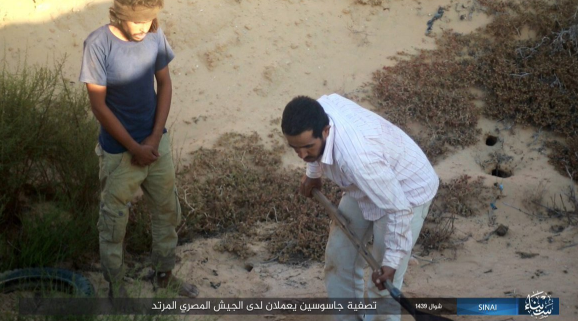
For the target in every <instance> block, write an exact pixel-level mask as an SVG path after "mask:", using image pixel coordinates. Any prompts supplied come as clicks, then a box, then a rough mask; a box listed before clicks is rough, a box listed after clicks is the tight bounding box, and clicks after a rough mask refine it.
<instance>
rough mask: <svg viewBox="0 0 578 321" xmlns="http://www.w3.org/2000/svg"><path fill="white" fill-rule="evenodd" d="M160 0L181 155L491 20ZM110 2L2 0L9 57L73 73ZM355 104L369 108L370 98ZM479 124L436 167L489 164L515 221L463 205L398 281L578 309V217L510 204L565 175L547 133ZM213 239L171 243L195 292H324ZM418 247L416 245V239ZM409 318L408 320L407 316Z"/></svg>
mask: <svg viewBox="0 0 578 321" xmlns="http://www.w3.org/2000/svg"><path fill="white" fill-rule="evenodd" d="M166 2H167V3H166V6H165V8H164V10H163V11H162V12H161V14H160V20H161V26H162V28H163V30H164V31H165V34H166V35H167V37H168V39H169V42H170V44H171V46H172V48H173V49H174V51H175V53H176V59H175V60H174V61H173V62H172V63H171V64H170V70H171V77H172V81H173V103H172V109H171V114H170V117H169V121H168V126H169V127H170V130H171V133H172V135H173V147H174V149H175V150H178V151H179V152H178V155H179V156H178V158H179V164H186V163H187V161H188V152H190V151H193V150H195V149H197V148H199V147H210V146H211V145H212V143H213V142H214V141H215V139H216V138H217V137H219V135H220V134H222V133H225V132H230V131H238V132H241V133H250V132H252V131H256V132H257V133H259V134H260V135H262V136H263V137H265V136H266V135H267V134H269V133H270V132H271V130H273V129H274V128H276V126H278V125H277V123H278V119H279V117H280V116H281V111H282V109H283V107H284V106H285V104H286V103H287V102H288V101H289V100H290V99H291V98H292V97H294V96H296V95H309V96H312V97H319V96H321V95H324V94H330V93H340V94H347V95H349V96H351V97H356V96H357V97H362V96H363V94H364V90H365V89H364V87H363V85H364V83H366V82H368V81H370V79H371V73H372V72H373V71H375V70H377V69H378V68H381V67H382V66H384V65H391V64H392V61H391V60H388V57H390V56H393V55H395V53H396V52H399V51H407V52H410V53H412V52H415V50H416V49H417V48H426V49H431V48H434V47H435V43H434V37H435V36H436V35H439V34H440V32H441V31H442V29H450V28H451V29H454V30H455V31H457V32H462V33H467V32H472V31H474V30H475V29H476V28H477V27H479V26H482V25H484V24H486V23H488V22H489V21H490V20H489V18H488V17H487V16H485V15H484V14H482V13H479V12H474V13H473V15H472V19H471V20H468V19H465V20H460V19H459V16H460V14H463V13H459V12H456V11H455V9H453V8H455V7H456V4H458V5H462V4H463V5H465V6H468V5H471V3H470V1H469V0H462V1H455V0H430V1H411V0H406V1H401V0H390V1H382V3H381V4H380V5H375V6H373V5H370V4H366V5H363V4H361V3H358V2H364V1H354V0H325V1H319V0H310V1H299V0H278V1H259V0H236V1H235V0H170V1H168V0H167V1H166ZM365 2H371V1H365ZM109 5H110V1H97V0H58V1H57V0H27V1H24V0H20V1H9V0H0V43H2V45H1V47H2V51H3V53H4V54H5V55H6V60H7V62H8V64H9V65H10V66H17V65H18V64H22V63H23V62H24V60H26V61H27V63H28V64H46V63H48V64H51V63H53V62H54V61H59V60H60V59H62V57H63V56H64V55H66V60H65V62H64V74H65V76H66V77H67V78H68V79H69V80H70V81H71V82H77V81H78V74H79V70H80V61H81V57H82V45H83V41H84V39H85V38H86V36H87V35H88V34H89V33H90V32H91V31H93V30H94V29H96V28H98V27H99V26H101V25H103V24H106V23H108V7H109ZM440 5H441V6H449V8H451V9H450V10H448V11H446V13H445V14H444V16H443V18H442V19H440V20H437V21H436V22H435V23H434V27H433V31H432V33H431V34H430V35H429V36H426V35H425V31H426V27H427V26H426V22H427V21H428V20H429V19H431V17H432V16H433V14H435V12H436V11H437V8H438V7H439V6H440ZM362 105H363V106H365V107H367V108H371V106H370V105H368V104H367V103H365V102H362ZM478 126H479V128H481V129H482V132H483V133H484V134H483V135H482V136H480V141H479V143H478V144H477V145H475V146H472V147H470V148H467V149H463V150H460V151H458V152H456V153H454V154H452V155H450V156H449V157H447V158H446V159H444V160H443V161H441V162H440V163H439V164H437V165H436V166H435V169H436V171H437V173H438V174H439V176H440V177H441V179H442V180H444V181H445V180H450V179H452V178H454V177H457V176H458V175H460V174H467V175H470V176H472V177H477V176H484V177H486V180H485V183H486V184H487V185H488V186H491V185H492V184H494V183H498V184H502V185H503V186H504V191H503V193H504V196H505V197H504V198H502V199H500V200H498V202H497V204H496V205H497V207H498V209H497V210H496V211H495V215H496V219H495V222H496V223H497V224H504V225H507V226H509V231H508V233H507V234H506V236H504V237H498V236H493V237H491V238H490V239H489V240H488V241H487V242H478V241H479V240H482V239H483V238H484V236H486V235H487V234H488V233H489V232H491V231H492V230H493V229H495V227H496V226H490V223H491V222H490V220H489V217H488V215H486V214H485V213H484V214H483V215H478V216H475V217H472V218H459V219H458V220H457V221H456V233H457V234H456V239H457V240H461V241H458V242H459V243H460V244H459V245H458V246H457V250H455V251H445V252H443V253H440V252H436V251H432V252H430V253H429V254H428V255H427V256H426V257H424V258H423V259H420V260H416V261H414V263H416V264H413V265H411V266H410V268H409V270H408V272H407V274H406V278H405V284H404V287H403V290H404V292H405V293H406V295H408V296H414V297H436V296H445V297H508V296H512V295H517V296H520V297H526V296H527V295H528V294H531V293H533V292H534V291H549V292H551V295H552V297H559V298H560V316H559V317H556V318H555V319H557V320H575V319H578V290H577V286H576V285H577V284H578V277H577V275H578V273H576V266H577V263H578V259H577V256H576V251H577V249H578V247H576V246H572V245H576V243H577V242H578V233H577V229H576V228H575V227H568V228H566V229H564V230H563V231H561V232H560V231H559V232H553V231H552V229H551V227H552V226H553V225H559V224H562V222H560V221H558V220H555V219H545V220H541V219H538V218H536V217H531V216H530V215H528V214H525V213H523V212H522V211H520V210H518V209H521V210H523V211H527V210H525V209H524V206H523V205H524V202H525V199H527V198H525V197H526V195H527V193H528V191H532V190H536V189H538V188H539V186H542V188H543V189H545V199H549V198H550V197H552V196H556V195H557V194H559V193H560V192H562V191H563V189H564V188H566V187H567V186H569V185H570V184H571V182H570V181H569V180H568V178H567V177H564V176H562V175H560V174H558V173H557V172H556V171H554V169H553V168H552V166H550V165H549V164H548V163H547V157H546V156H545V155H544V154H543V153H541V152H540V151H539V150H538V147H539V146H540V142H541V141H543V140H544V139H545V137H547V134H545V133H542V134H541V136H539V137H538V139H537V140H536V141H535V139H534V138H535V136H533V135H534V134H535V133H536V129H532V128H520V127H516V128H514V129H515V130H514V131H513V132H512V131H509V130H507V129H505V128H504V124H502V123H497V122H495V121H490V120H482V121H480V123H479V125H478ZM496 129H498V130H499V133H498V131H497V130H496ZM488 133H492V134H494V135H497V136H499V137H500V138H501V139H502V140H503V143H499V144H497V145H494V146H487V145H486V144H485V137H486V136H485V135H486V134H488ZM531 143H534V144H531ZM496 150H501V151H503V152H506V153H507V154H508V155H511V156H512V157H513V160H512V161H511V162H510V168H508V170H510V171H512V172H513V174H514V175H513V176H511V177H509V178H498V177H495V176H492V175H490V174H489V173H490V171H491V169H490V168H482V167H481V166H480V163H483V161H484V160H486V159H487V158H488V154H489V153H491V152H493V151H496ZM284 162H285V165H286V166H299V167H303V166H304V165H303V164H302V162H301V161H300V160H299V159H298V158H297V157H296V156H295V155H294V154H293V153H292V152H291V151H289V150H288V151H287V153H286V155H285V156H284ZM295 184H297V182H295ZM540 184H541V185H540ZM506 204H507V205H506ZM488 208H489V204H488ZM216 242H218V240H217V239H198V240H196V241H194V242H193V243H191V244H186V245H183V246H180V247H179V248H178V255H179V257H180V258H181V260H180V263H179V264H178V267H177V270H176V273H177V274H178V275H179V276H181V277H183V278H186V279H188V280H190V281H192V282H194V283H196V284H197V285H199V287H200V291H201V297H207V298H208V297H288V298H289V297H323V296H324V295H325V289H324V284H323V281H322V277H323V267H322V264H320V263H312V264H309V265H307V266H288V265H281V264H278V263H275V262H265V260H266V259H267V258H268V257H269V254H268V253H266V252H265V250H263V249H264V246H263V245H256V248H255V249H256V250H257V255H256V257H254V258H251V259H250V262H251V263H252V264H253V266H254V268H253V269H252V270H251V271H250V272H248V271H247V269H246V263H247V262H246V261H244V260H240V259H239V258H237V257H235V256H233V255H231V254H228V253H220V252H216V251H214V250H213V245H214V244H215V243H216ZM520 251H521V252H531V253H537V254H538V255H537V256H535V257H533V258H527V259H522V258H521V257H520V255H518V254H516V252H520ZM420 252H421V251H420V250H419V249H417V251H416V253H417V254H420ZM427 260H429V261H431V262H429V261H427ZM87 274H89V275H90V277H91V280H92V281H93V283H94V284H95V286H96V288H97V291H98V293H100V294H101V295H103V296H104V295H106V291H107V286H106V284H105V282H104V280H103V279H102V277H101V276H100V274H99V273H94V272H87ZM217 283H220V285H219V286H216V284H217ZM131 288H132V291H144V293H141V294H140V295H141V296H147V295H146V294H147V293H149V292H147V291H151V289H150V286H149V285H148V284H144V285H138V286H137V285H134V286H132V287H131ZM552 318H553V319H554V317H552ZM191 319H192V317H191ZM218 319H219V320H237V319H245V318H244V317H240V316H227V317H221V318H218ZM250 319H252V320H330V319H331V318H328V317H321V318H320V317H317V316H299V317H289V316H276V317H266V316H252V317H251V318H250ZM404 319H406V320H411V318H410V317H408V316H406V317H404ZM455 319H458V320H477V319H480V320H482V319H483V320H487V319H490V320H509V319H508V318H507V317H495V318H489V317H485V318H476V317H455ZM514 319H516V320H517V319H518V318H514ZM520 319H521V318H520ZM524 319H528V317H526V318H524Z"/></svg>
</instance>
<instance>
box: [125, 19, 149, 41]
mask: <svg viewBox="0 0 578 321" xmlns="http://www.w3.org/2000/svg"><path fill="white" fill-rule="evenodd" d="M152 24H153V21H152V20H150V21H143V22H132V21H122V22H121V27H122V30H123V31H124V33H125V36H126V37H128V40H130V41H142V40H143V39H144V38H145V37H146V35H147V32H149V30H150V28H151V25H152Z"/></svg>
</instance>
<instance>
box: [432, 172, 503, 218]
mask: <svg viewBox="0 0 578 321" xmlns="http://www.w3.org/2000/svg"><path fill="white" fill-rule="evenodd" d="M493 191H494V189H492V188H490V187H487V186H484V177H482V176H478V178H476V179H475V180H472V178H471V177H470V176H468V175H462V176H459V177H458V178H454V179H452V180H451V181H449V182H447V183H444V182H442V183H441V184H440V188H439V191H438V193H437V195H436V203H438V205H437V208H439V211H440V212H442V213H449V214H457V215H459V216H463V217H469V216H473V215H475V214H476V213H479V212H481V210H482V208H483V207H487V206H489V204H490V201H491V199H492V197H495V196H494V195H492V194H493Z"/></svg>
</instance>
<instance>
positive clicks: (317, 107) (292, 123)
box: [281, 96, 329, 138]
mask: <svg viewBox="0 0 578 321" xmlns="http://www.w3.org/2000/svg"><path fill="white" fill-rule="evenodd" d="M327 125H329V117H327V114H326V113H325V110H323V107H321V104H320V103H319V102H318V101H317V100H315V99H313V98H309V97H307V96H297V97H295V98H293V100H291V101H290V102H289V103H288V104H287V106H285V110H284V111H283V119H282V120H281V130H282V131H283V134H285V135H289V136H297V135H299V134H301V133H303V132H304V131H308V130H313V138H321V137H322V135H321V133H322V132H323V128H325V126H327Z"/></svg>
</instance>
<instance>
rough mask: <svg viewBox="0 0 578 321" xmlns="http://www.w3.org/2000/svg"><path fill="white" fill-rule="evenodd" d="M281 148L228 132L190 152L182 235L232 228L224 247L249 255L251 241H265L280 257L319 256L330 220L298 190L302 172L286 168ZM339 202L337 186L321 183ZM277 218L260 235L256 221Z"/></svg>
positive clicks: (183, 187) (183, 184) (183, 189)
mask: <svg viewBox="0 0 578 321" xmlns="http://www.w3.org/2000/svg"><path fill="white" fill-rule="evenodd" d="M283 149H284V147H283V146H281V145H277V146H274V147H273V149H266V148H265V147H264V145H263V143H262V142H261V138H260V137H259V135H257V134H256V133H254V134H252V135H241V134H237V133H227V134H225V135H223V136H222V137H221V138H220V139H219V140H218V142H217V143H216V145H215V148H212V149H199V150H196V151H194V152H193V153H192V162H191V164H190V165H188V166H186V167H185V169H184V171H183V173H181V174H180V178H179V185H180V186H179V190H180V194H181V195H180V198H181V206H182V208H183V217H184V218H185V222H184V224H186V226H185V227H182V228H179V230H180V232H181V235H182V234H185V233H195V234H202V235H217V234H220V233H224V232H227V233H230V234H229V236H228V237H229V242H231V241H230V240H232V239H237V240H239V241H240V243H239V242H235V245H234V246H228V245H227V246H224V247H223V249H224V250H227V251H231V252H234V253H237V254H238V255H240V256H244V255H248V253H246V246H242V245H241V244H242V243H247V242H248V241H249V240H254V239H259V240H263V241H267V242H268V248H269V250H270V251H271V253H273V254H274V256H275V257H276V258H277V259H279V261H281V262H287V261H289V260H293V259H296V258H302V259H316V260H321V259H322V255H323V249H324V247H325V243H326V241H327V234H328V226H329V219H328V217H327V214H326V213H325V211H324V210H323V209H322V208H321V206H320V205H318V204H317V203H316V202H314V201H312V200H308V199H306V198H304V197H301V196H299V195H298V193H297V188H298V185H299V179H300V178H301V175H303V172H304V171H300V170H288V169H284V168H283V167H282V164H281V152H282V151H283ZM323 192H324V193H325V194H326V195H327V197H328V198H329V199H331V200H332V201H334V202H335V201H337V199H338V194H339V193H338V189H337V187H336V186H335V185H331V184H330V182H325V187H324V191H323ZM259 222H276V223H278V228H277V229H276V230H275V231H274V232H273V233H271V234H270V235H266V236H263V235H259V233H257V231H256V229H257V223H259Z"/></svg>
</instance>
